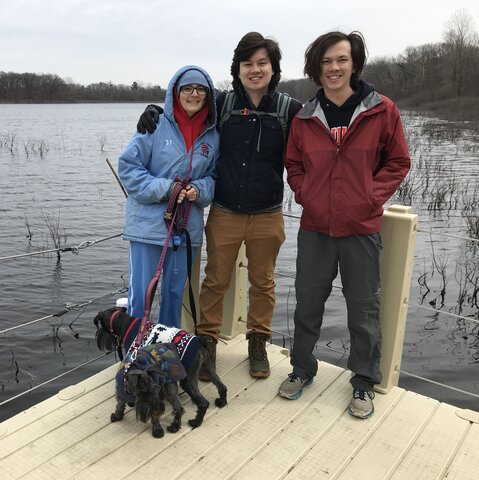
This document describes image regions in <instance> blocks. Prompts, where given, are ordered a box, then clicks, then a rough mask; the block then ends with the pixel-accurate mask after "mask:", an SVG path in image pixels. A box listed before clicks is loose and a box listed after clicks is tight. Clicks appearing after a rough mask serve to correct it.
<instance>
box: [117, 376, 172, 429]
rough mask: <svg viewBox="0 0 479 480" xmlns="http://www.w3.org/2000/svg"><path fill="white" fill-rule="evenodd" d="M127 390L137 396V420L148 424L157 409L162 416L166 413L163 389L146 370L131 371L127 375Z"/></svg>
mask: <svg viewBox="0 0 479 480" xmlns="http://www.w3.org/2000/svg"><path fill="white" fill-rule="evenodd" d="M125 380H126V384H127V390H128V392H129V393H130V394H132V395H134V396H135V399H136V400H135V411H136V419H137V420H141V421H142V422H143V423H146V422H147V421H148V420H149V419H150V418H151V414H152V410H153V409H155V411H156V413H157V414H159V415H162V414H163V413H164V411H165V404H164V402H163V399H164V395H162V392H163V389H162V388H161V387H160V386H158V385H155V383H154V382H153V380H152V379H151V377H150V375H149V374H148V373H147V372H145V371H144V370H139V369H131V370H128V372H127V373H126V375H125Z"/></svg>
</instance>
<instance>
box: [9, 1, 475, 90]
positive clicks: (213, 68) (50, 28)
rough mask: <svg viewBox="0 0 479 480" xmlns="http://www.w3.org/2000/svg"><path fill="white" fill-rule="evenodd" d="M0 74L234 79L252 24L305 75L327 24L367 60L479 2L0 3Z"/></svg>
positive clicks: (432, 37) (86, 79)
mask: <svg viewBox="0 0 479 480" xmlns="http://www.w3.org/2000/svg"><path fill="white" fill-rule="evenodd" d="M0 2H1V3H0V71H5V72H34V73H52V74H57V75H59V76H60V77H62V78H64V79H71V80H73V81H74V82H75V83H79V84H83V85H87V84H89V83H96V82H110V81H111V82H113V83H116V84H120V83H121V84H127V85H130V84H131V83H132V82H133V81H138V82H142V83H144V84H154V85H161V86H162V87H166V86H167V84H168V81H169V79H170V77H171V76H172V75H173V73H174V72H175V71H176V70H177V69H178V68H179V67H181V66H183V65H186V64H196V65H200V66H202V67H204V68H205V69H206V70H207V71H208V72H209V73H210V75H211V76H212V77H213V80H214V82H215V83H217V82H219V81H223V80H229V79H230V74H229V67H230V63H231V58H232V55H233V50H234V48H235V46H236V44H237V43H238V41H239V39H240V38H241V37H242V36H243V35H244V34H245V33H246V32H249V31H252V30H254V31H259V32H260V33H262V34H263V35H265V36H271V37H274V38H276V39H277V40H278V41H279V43H280V46H281V50H282V52H283V61H282V78H283V79H296V78H302V76H303V73H302V71H303V62H304V51H305V49H306V47H307V46H308V45H309V43H311V41H313V40H314V39H315V38H316V37H317V36H318V35H320V34H322V33H325V32H327V31H330V30H342V31H345V32H347V33H349V32H350V31H351V30H359V31H361V32H362V33H363V34H364V36H365V38H366V43H367V47H368V50H369V58H370V59H371V58H374V57H378V56H385V55H387V56H396V55H399V54H400V53H403V52H404V50H405V48H406V47H408V46H418V45H422V44H424V43H434V42H439V41H441V40H442V38H443V33H444V29H445V24H446V22H447V21H448V20H450V18H451V17H452V15H453V14H454V13H455V12H456V11H457V10H458V9H461V8H462V9H465V10H467V12H468V13H469V14H470V16H471V17H472V19H473V21H474V24H475V29H476V31H477V29H478V28H479V1H477V0H455V1H451V0H435V1H434V0H370V1H354V0H339V1H334V0H333V1H327V2H326V1H323V0H288V1H283V0H224V1H213V0H195V1H191V0H179V1H178V0H168V1H164V0H137V1H134V0H0Z"/></svg>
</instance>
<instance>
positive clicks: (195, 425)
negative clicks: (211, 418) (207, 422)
mask: <svg viewBox="0 0 479 480" xmlns="http://www.w3.org/2000/svg"><path fill="white" fill-rule="evenodd" d="M202 423H203V419H201V420H197V419H196V418H192V419H191V420H188V425H189V426H190V427H191V428H198V427H199V426H200V425H201V424H202Z"/></svg>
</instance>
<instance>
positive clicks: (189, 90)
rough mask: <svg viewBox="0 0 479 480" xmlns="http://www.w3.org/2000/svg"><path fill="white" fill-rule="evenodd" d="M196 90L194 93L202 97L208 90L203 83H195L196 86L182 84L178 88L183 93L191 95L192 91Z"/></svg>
mask: <svg viewBox="0 0 479 480" xmlns="http://www.w3.org/2000/svg"><path fill="white" fill-rule="evenodd" d="M195 90H196V93H197V94H198V95H200V96H201V97H203V96H204V95H206V93H207V92H208V89H207V88H206V87H204V86H203V85H197V86H196V87H195V86H193V85H184V86H183V87H181V88H180V92H181V93H184V94H185V95H193V92H194V91H195Z"/></svg>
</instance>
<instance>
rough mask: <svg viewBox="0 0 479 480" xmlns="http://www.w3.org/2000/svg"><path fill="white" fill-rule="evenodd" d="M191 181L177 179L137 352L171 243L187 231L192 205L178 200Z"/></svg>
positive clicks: (136, 346)
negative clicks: (166, 230)
mask: <svg viewBox="0 0 479 480" xmlns="http://www.w3.org/2000/svg"><path fill="white" fill-rule="evenodd" d="M189 180H190V178H189V176H188V177H186V178H185V179H184V180H182V181H179V179H178V178H177V179H176V182H175V184H174V185H173V188H172V190H171V193H170V198H169V200H168V206H167V208H166V211H165V223H166V225H167V226H168V235H167V237H166V240H165V245H164V246H163V249H162V251H161V256H160V260H159V262H158V266H157V267H156V272H155V275H154V276H153V278H152V279H151V280H150V283H149V284H148V287H147V289H146V293H145V310H144V312H143V317H142V318H141V324H140V329H139V331H138V335H137V336H136V338H135V342H134V345H133V348H134V349H135V350H136V349H138V347H139V346H140V344H141V342H142V340H143V337H144V336H145V333H146V331H147V325H148V322H149V319H150V314H151V306H152V304H153V298H154V296H155V291H156V287H157V285H158V281H159V280H160V277H161V272H162V270H163V264H164V263H165V257H166V252H167V251H168V246H169V244H170V241H171V239H172V238H173V236H174V235H175V234H178V233H181V232H183V231H184V230H185V229H186V225H187V224H188V219H189V217H190V210H191V203H190V202H188V205H187V206H185V204H184V203H183V202H182V203H180V204H178V203H177V199H178V195H179V194H180V192H181V190H182V189H184V188H185V187H186V185H187V183H188V182H189ZM177 217H179V218H177Z"/></svg>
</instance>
